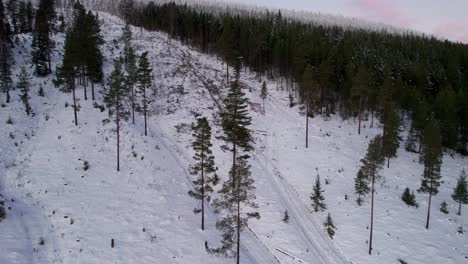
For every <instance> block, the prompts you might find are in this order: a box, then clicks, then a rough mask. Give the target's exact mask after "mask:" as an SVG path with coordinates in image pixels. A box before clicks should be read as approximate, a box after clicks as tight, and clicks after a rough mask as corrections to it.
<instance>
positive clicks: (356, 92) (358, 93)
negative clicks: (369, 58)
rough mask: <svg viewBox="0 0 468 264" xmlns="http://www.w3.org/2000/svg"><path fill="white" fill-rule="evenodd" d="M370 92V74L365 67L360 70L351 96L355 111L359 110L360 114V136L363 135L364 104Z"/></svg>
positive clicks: (354, 81)
mask: <svg viewBox="0 0 468 264" xmlns="http://www.w3.org/2000/svg"><path fill="white" fill-rule="evenodd" d="M368 90H369V74H368V72H367V70H366V69H365V68H364V67H361V68H359V70H358V72H357V73H356V76H355V77H354V79H353V86H352V89H351V96H352V98H353V104H354V105H355V109H357V114H358V119H359V120H358V121H359V127H358V134H359V135H360V134H361V121H362V112H363V108H364V102H365V99H366V96H367V93H368Z"/></svg>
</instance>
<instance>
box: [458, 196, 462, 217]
mask: <svg viewBox="0 0 468 264" xmlns="http://www.w3.org/2000/svg"><path fill="white" fill-rule="evenodd" d="M461 205H462V199H460V202H459V203H458V215H461Z"/></svg>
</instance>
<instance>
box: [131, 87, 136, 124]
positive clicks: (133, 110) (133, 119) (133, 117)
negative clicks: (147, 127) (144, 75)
mask: <svg viewBox="0 0 468 264" xmlns="http://www.w3.org/2000/svg"><path fill="white" fill-rule="evenodd" d="M132 124H135V89H133V85H132Z"/></svg>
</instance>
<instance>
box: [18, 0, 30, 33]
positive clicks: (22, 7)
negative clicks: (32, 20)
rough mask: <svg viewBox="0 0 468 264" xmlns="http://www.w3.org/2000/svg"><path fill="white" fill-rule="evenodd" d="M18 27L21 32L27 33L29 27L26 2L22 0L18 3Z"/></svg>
mask: <svg viewBox="0 0 468 264" xmlns="http://www.w3.org/2000/svg"><path fill="white" fill-rule="evenodd" d="M17 15H18V28H19V32H20V33H26V32H28V31H27V28H28V24H27V23H28V20H27V16H26V3H25V2H23V1H20V2H19V4H18V13H17Z"/></svg>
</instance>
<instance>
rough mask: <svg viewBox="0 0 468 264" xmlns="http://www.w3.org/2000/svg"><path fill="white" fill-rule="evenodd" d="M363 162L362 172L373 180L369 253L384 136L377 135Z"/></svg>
mask: <svg viewBox="0 0 468 264" xmlns="http://www.w3.org/2000/svg"><path fill="white" fill-rule="evenodd" d="M361 162H362V167H361V170H362V173H363V175H364V176H365V177H366V178H367V179H369V180H370V181H371V224H370V239H369V255H371V254H372V235H373V230H374V195H375V181H376V180H377V179H379V178H380V175H379V171H380V170H381V169H382V167H383V165H384V162H385V157H384V155H383V154H382V136H381V135H377V136H376V137H375V138H374V139H372V140H371V142H370V143H369V147H368V148H367V154H366V157H365V158H364V159H362V160H361Z"/></svg>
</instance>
